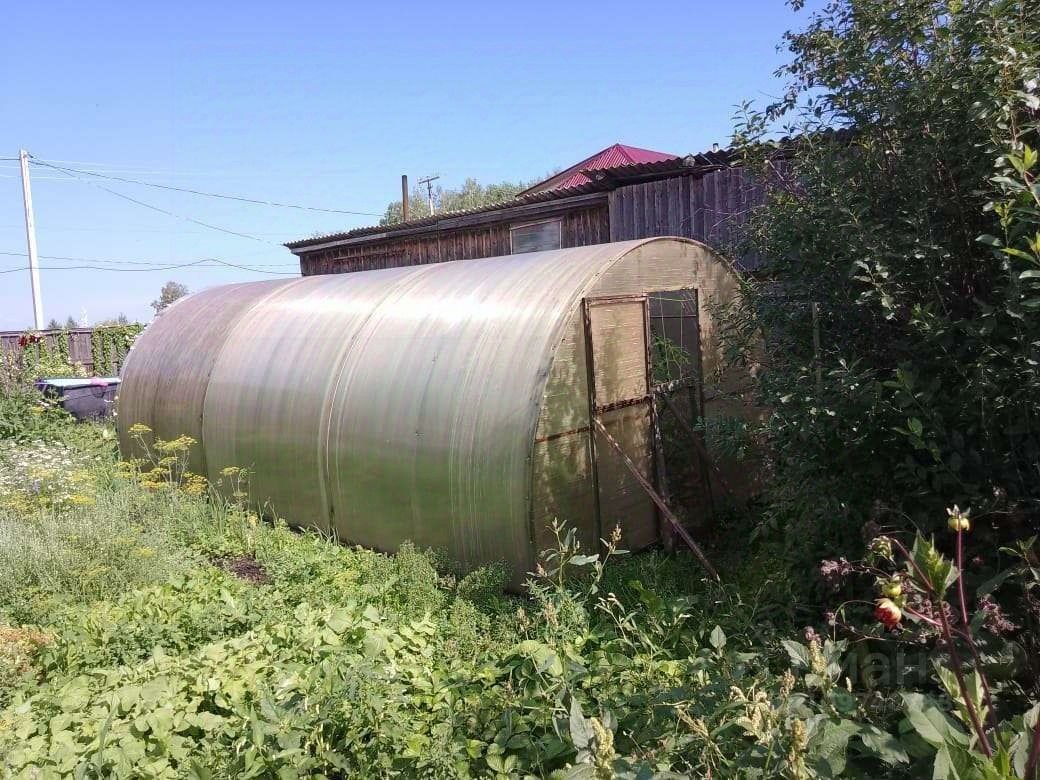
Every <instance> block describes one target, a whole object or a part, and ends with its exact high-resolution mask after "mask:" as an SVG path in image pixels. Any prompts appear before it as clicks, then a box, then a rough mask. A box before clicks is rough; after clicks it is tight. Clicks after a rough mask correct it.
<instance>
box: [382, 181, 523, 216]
mask: <svg viewBox="0 0 1040 780" xmlns="http://www.w3.org/2000/svg"><path fill="white" fill-rule="evenodd" d="M529 186H530V184H529V183H526V182H522V181H517V182H511V181H503V182H499V183H498V184H487V185H484V184H481V183H480V182H478V181H477V180H476V179H466V181H464V182H463V183H462V186H461V187H459V188H458V189H444V188H443V187H439V186H438V187H434V188H433V205H434V208H435V209H436V211H437V213H440V212H445V211H462V210H465V209H474V208H479V207H480V206H488V205H491V204H493V203H500V202H502V201H507V200H510V199H511V198H514V197H516V195H517V193H519V192H522V191H523V190H525V189H527V187H529ZM428 216H430V206H429V198H428V195H427V192H426V190H425V189H424V188H421V187H413V188H412V191H411V194H410V195H409V196H408V218H409V219H410V220H411V219H422V218H423V217H428ZM400 221H401V201H399V200H395V201H394V202H393V203H391V204H389V205H388V206H387V207H386V212H385V213H384V215H383V218H382V219H381V220H379V224H380V225H396V224H397V223H398V222H400Z"/></svg>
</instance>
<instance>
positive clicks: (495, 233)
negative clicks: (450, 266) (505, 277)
mask: <svg viewBox="0 0 1040 780" xmlns="http://www.w3.org/2000/svg"><path fill="white" fill-rule="evenodd" d="M607 213H608V212H607V206H606V205H605V204H600V205H596V206H592V207H585V208H579V209H572V210H570V211H563V212H562V213H560V214H550V215H546V216H545V217H539V218H540V219H554V218H556V217H560V218H561V219H562V224H561V233H560V234H561V242H562V244H563V246H564V247H572V246H587V245H588V244H602V243H605V242H607V241H609V240H610V233H609V224H608V217H607ZM515 221H517V220H510V221H503V222H496V223H492V224H489V225H481V226H479V227H469V228H459V229H455V230H442V231H437V232H432V233H425V234H419V235H415V236H402V237H399V238H388V239H384V240H382V241H378V242H367V243H366V242H359V243H357V244H354V245H350V244H348V245H346V246H338V247H331V248H329V249H322V250H318V251H315V252H306V253H304V254H302V255H301V257H300V270H301V271H302V273H303V275H304V276H310V275H312V274H334V273H347V272H350V271H369V270H372V269H374V268H396V267H398V266H406V265H425V264H427V263H443V262H447V261H449V260H468V259H470V258H476V257H497V256H499V255H508V254H509V226H510V224H512V223H513V222H515Z"/></svg>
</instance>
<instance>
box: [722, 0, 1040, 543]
mask: <svg viewBox="0 0 1040 780" xmlns="http://www.w3.org/2000/svg"><path fill="white" fill-rule="evenodd" d="M795 4H796V5H797V6H800V5H801V3H800V2H797V3H795ZM1036 11H1037V8H1036V6H1035V4H1034V3H1032V2H1029V1H1028V0H963V2H962V1H961V0H949V1H947V0H832V2H830V3H829V4H828V5H826V6H825V7H824V8H823V9H822V10H820V11H819V12H817V13H815V14H814V15H813V16H812V18H811V20H810V22H809V24H808V26H807V27H806V28H805V29H804V30H802V31H800V32H792V33H788V34H787V36H786V43H787V46H788V48H789V50H790V52H791V53H792V54H793V59H792V61H791V62H790V64H788V65H787V66H785V67H784V68H782V69H781V70H780V73H781V74H782V75H784V76H786V77H787V78H788V81H789V83H788V88H787V91H786V93H785V95H784V97H783V99H782V100H780V101H779V102H777V103H776V104H774V105H772V106H769V107H767V108H765V109H763V110H758V109H756V108H754V107H752V106H750V105H749V106H745V111H744V112H743V113H742V116H741V118H740V125H739V128H738V132H737V138H736V141H737V144H738V146H739V147H740V148H741V149H742V150H743V153H744V155H745V158H746V162H747V164H748V165H749V166H751V167H752V168H753V169H755V170H757V171H758V172H759V173H760V174H761V175H762V177H763V178H764V179H766V180H768V181H769V182H770V183H771V190H770V197H769V198H768V202H767V203H766V204H765V205H764V206H763V207H762V208H761V209H760V211H759V212H758V213H757V214H755V215H754V219H753V220H752V226H751V230H750V235H749V237H748V239H747V244H748V245H747V246H745V247H744V248H743V249H744V250H745V251H747V250H751V251H754V252H756V253H757V254H758V255H759V256H760V257H761V258H762V259H763V266H762V272H761V273H762V276H763V277H764V278H761V279H760V280H759V281H758V282H755V283H751V284H749V285H748V287H747V290H746V295H745V297H744V302H743V305H742V306H741V307H740V308H739V309H738V310H736V311H734V312H732V313H731V315H732V316H731V318H730V328H731V335H732V336H734V337H736V336H747V335H749V334H753V333H762V334H764V335H765V347H764V353H763V355H762V371H761V372H760V373H759V376H760V390H761V394H762V400H763V402H764V403H765V404H766V405H767V406H768V407H769V408H771V409H772V410H773V414H772V415H771V417H770V419H769V421H768V422H767V423H766V426H765V429H764V431H763V433H764V435H765V438H766V440H767V441H768V444H769V448H768V449H769V453H770V458H771V466H772V469H773V475H774V477H775V478H774V479H773V481H772V487H771V489H770V493H769V496H768V497H769V499H770V505H769V506H770V511H769V513H768V516H767V520H768V523H767V526H766V529H764V530H769V529H780V530H784V531H786V534H785V535H786V537H787V538H788V539H789V540H791V552H792V554H793V555H795V554H802V555H806V554H808V555H819V554H820V553H821V552H827V551H829V550H830V549H837V550H840V551H842V552H846V551H848V548H849V547H850V546H855V543H854V541H853V540H856V539H859V538H860V537H859V533H858V531H859V528H860V526H862V525H863V524H864V523H866V522H868V521H873V522H875V523H882V524H893V525H904V526H905V525H909V524H910V523H914V524H918V525H919V526H920V527H921V528H924V529H930V528H931V527H932V526H934V524H935V520H934V518H935V517H941V516H942V513H941V511H940V510H941V507H942V505H943V503H944V502H946V503H949V502H953V501H957V502H958V503H960V504H961V505H962V506H963V505H965V504H971V505H972V506H973V507H974V508H975V509H976V512H977V514H978V515H981V516H983V517H985V518H986V525H987V526H990V527H991V528H992V529H994V530H995V531H996V533H997V534H998V535H999V536H1000V537H1001V538H1003V539H1006V538H1008V537H1010V536H1012V535H1015V534H1016V533H1021V532H1022V531H1023V530H1027V531H1028V530H1029V527H1031V528H1033V529H1035V527H1036V523H1037V512H1036V508H1037V506H1038V502H1040V479H1038V478H1037V477H1038V471H1037V469H1038V465H1037V464H1038V462H1040V420H1038V417H1037V415H1038V411H1037V410H1038V408H1040V372H1038V370H1037V365H1038V363H1037V361H1038V359H1040V353H1038V344H1040V318H1038V313H1040V295H1038V289H1037V283H1038V278H1040V259H1038V254H1040V235H1038V234H1037V233H1036V230H1037V225H1038V224H1040V211H1038V198H1040V190H1038V184H1037V181H1038V179H1037V172H1038V165H1037V160H1036V153H1035V151H1034V150H1035V149H1037V148H1038V146H1040V138H1038V116H1040V114H1038V109H1040V86H1038V84H1040V73H1038V64H1040V14H1038V13H1037V12H1036ZM836 130H840V131H842V132H834V131H836ZM777 131H782V132H783V133H785V134H787V136H788V137H793V138H795V139H796V140H794V141H786V142H783V143H778V142H775V141H769V140H768V139H769V138H771V137H775V135H776V134H777ZM792 150H793V151H794V154H793V156H792V155H791V153H790V152H791V151H792ZM735 343H737V344H739V339H738V340H737V341H736V342H735ZM817 344H818V346H816V345H817ZM1023 526H1026V528H1025V529H1023ZM813 536H815V540H816V541H815V544H806V542H807V541H808V540H809V539H811V538H812V537H813ZM994 549H995V548H994ZM850 552H851V551H850Z"/></svg>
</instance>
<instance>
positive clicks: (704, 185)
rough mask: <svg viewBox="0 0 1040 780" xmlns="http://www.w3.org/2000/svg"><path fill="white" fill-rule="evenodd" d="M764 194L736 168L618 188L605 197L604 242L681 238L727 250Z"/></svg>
mask: <svg viewBox="0 0 1040 780" xmlns="http://www.w3.org/2000/svg"><path fill="white" fill-rule="evenodd" d="M764 197H765V188H763V187H762V186H761V185H760V184H758V183H757V182H755V181H753V180H752V179H751V178H750V177H748V176H747V174H746V173H745V172H744V170H743V169H741V168H723V169H720V170H717V171H711V172H709V173H706V174H704V175H703V176H700V177H693V176H676V177H672V178H670V179H661V180H658V181H649V182H643V183H640V184H630V185H627V186H623V187H618V188H617V189H616V190H612V191H611V192H610V194H609V196H608V205H609V209H610V240H611V241H627V240H629V239H635V238H648V237H650V236H685V237H686V238H693V239H696V240H698V241H703V242H704V243H706V244H708V245H709V246H711V247H713V248H715V249H717V250H719V251H721V252H723V253H727V252H730V251H731V250H732V249H733V248H734V246H735V245H736V244H737V243H738V242H739V241H740V238H741V229H742V226H743V225H744V223H745V222H746V221H747V217H748V213H749V212H750V211H751V209H753V208H754V207H755V206H757V205H759V204H761V203H762V201H763V199H764ZM744 264H745V265H748V264H751V263H750V258H745V263H744Z"/></svg>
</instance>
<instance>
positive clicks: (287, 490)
mask: <svg viewBox="0 0 1040 780" xmlns="http://www.w3.org/2000/svg"><path fill="white" fill-rule="evenodd" d="M425 270H426V269H416V268H405V269H393V270H391V271H381V272H373V273H366V274H357V275H354V274H349V275H348V274H343V275H337V276H324V277H323V276H311V277H306V278H304V279H300V280H298V281H296V282H294V283H293V284H292V286H289V287H285V288H283V289H282V290H280V291H278V292H276V293H274V294H273V295H271V296H270V297H268V298H267V300H266V301H265V302H264V305H263V306H260V307H257V308H256V309H253V310H251V311H249V312H246V313H245V314H244V315H243V316H242V317H241V318H240V319H239V321H238V322H237V324H236V325H235V326H234V328H232V329H231V331H230V333H229V334H228V344H229V345H233V348H228V349H225V350H223V351H222V352H221V355H220V357H219V359H218V360H217V362H216V365H215V366H214V368H213V371H212V374H211V377H210V383H209V391H208V392H207V394H206V404H205V420H206V426H205V429H206V451H207V456H208V463H209V465H210V478H211V479H216V478H217V477H218V476H219V470H220V468H221V467H222V466H224V465H228V464H230V465H237V466H241V467H243V468H246V469H248V470H249V473H250V478H249V479H250V485H251V490H250V492H251V496H252V498H253V499H254V500H256V501H258V502H261V503H263V504H265V509H266V511H267V512H268V513H269V514H270V515H272V516H277V517H281V518H285V519H288V520H291V521H292V522H293V523H296V524H299V525H309V526H312V527H316V528H320V529H322V530H326V531H327V530H329V528H330V522H329V515H330V499H329V496H328V494H327V492H326V489H325V482H326V481H325V479H324V470H325V449H326V436H327V431H328V420H329V409H328V406H327V405H328V403H329V401H330V400H331V398H332V389H333V387H334V386H335V383H336V378H337V376H338V372H339V368H340V364H341V361H342V359H343V357H344V355H345V353H346V351H347V349H348V348H349V345H350V343H351V342H352V340H353V338H354V337H355V334H356V332H357V329H358V328H359V325H360V322H361V321H363V320H364V319H365V318H367V317H369V316H371V314H372V313H373V311H375V310H376V309H377V308H378V305H379V302H380V300H381V299H382V298H383V297H385V296H387V295H389V294H390V291H391V290H392V289H394V287H395V285H397V284H399V282H398V280H399V279H400V278H401V277H407V276H412V275H415V274H417V273H418V274H421V273H423V272H424V271H425Z"/></svg>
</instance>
